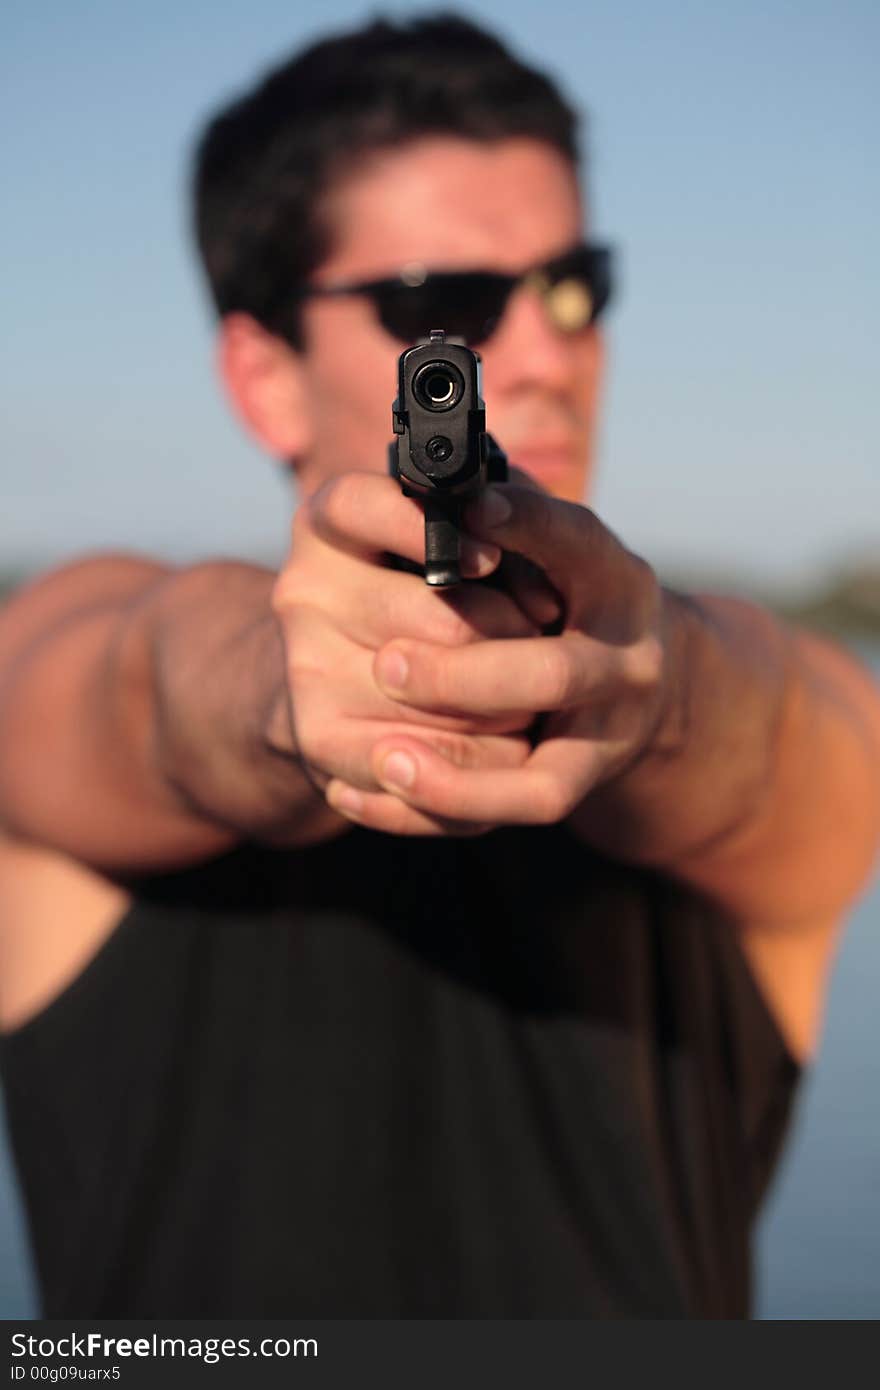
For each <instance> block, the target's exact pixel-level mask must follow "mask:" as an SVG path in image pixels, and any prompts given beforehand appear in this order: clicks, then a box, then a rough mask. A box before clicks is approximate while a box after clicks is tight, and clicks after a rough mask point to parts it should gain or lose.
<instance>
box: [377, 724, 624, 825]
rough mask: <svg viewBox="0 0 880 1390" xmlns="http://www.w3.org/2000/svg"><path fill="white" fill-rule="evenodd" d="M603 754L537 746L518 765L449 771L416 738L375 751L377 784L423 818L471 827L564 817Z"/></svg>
mask: <svg viewBox="0 0 880 1390" xmlns="http://www.w3.org/2000/svg"><path fill="white" fill-rule="evenodd" d="M603 766H604V763H603V756H602V751H601V749H600V748H599V746H598V745H595V746H594V745H591V744H590V743H588V742H587V740H584V739H572V740H568V739H559V740H557V741H554V742H553V743H549V744H539V745H538V747H537V748H536V749H535V750H534V752H533V753H532V754H531V755H530V756H529V758H528V759H527V761H526V762H525V763H524V764H523V766H522V767H521V768H515V769H500V770H491V769H487V770H482V771H471V770H469V769H462V768H457V767H454V766H453V765H452V764H451V763H449V762H447V761H446V759H444V758H441V757H439V756H438V755H437V754H436V753H434V752H433V750H432V749H430V748H427V747H426V746H425V745H424V744H422V743H420V742H418V741H417V740H415V739H382V740H380V741H379V742H378V743H377V744H376V746H375V748H374V749H373V772H374V775H375V777H376V780H377V782H378V783H379V784H380V786H382V787H383V788H384V789H385V790H386V791H388V792H389V793H391V794H393V795H396V796H398V797H400V798H401V800H402V801H404V802H405V803H406V805H407V806H408V807H410V808H411V809H413V810H415V811H419V812H421V813H423V814H424V815H427V816H432V817H439V818H441V819H444V820H453V821H462V822H465V823H468V824H471V825H551V824H554V823H555V822H557V821H560V820H563V819H564V818H565V817H566V816H568V815H569V814H570V813H571V812H572V811H573V810H574V808H575V806H576V805H577V804H578V802H579V801H580V800H581V799H582V797H583V796H584V795H585V791H584V788H585V787H586V788H587V789H589V786H590V785H591V773H592V776H593V777H594V778H595V779H596V780H598V777H599V775H600V771H601V769H602V767H603Z"/></svg>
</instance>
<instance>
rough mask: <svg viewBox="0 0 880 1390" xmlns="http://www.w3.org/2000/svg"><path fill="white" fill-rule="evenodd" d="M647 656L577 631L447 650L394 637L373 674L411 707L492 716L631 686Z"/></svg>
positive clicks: (576, 703) (566, 704)
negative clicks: (607, 643) (555, 635)
mask: <svg viewBox="0 0 880 1390" xmlns="http://www.w3.org/2000/svg"><path fill="white" fill-rule="evenodd" d="M650 656H651V653H650V652H649V651H648V650H647V649H645V650H644V651H643V650H642V649H641V648H638V649H629V648H626V647H611V646H607V645H606V644H605V643H604V642H599V641H596V640H595V639H594V638H591V637H587V636H585V635H584V634H583V633H580V632H566V633H563V634H562V636H561V637H535V638H523V639H514V640H511V641H495V642H475V643H473V644H471V645H470V646H467V647H458V648H452V649H449V650H446V649H444V648H441V647H437V646H435V645H433V644H432V643H428V642H413V641H398V640H395V641H394V642H389V643H388V644H387V646H385V647H383V648H382V650H381V651H379V652H378V653H377V655H376V658H375V661H374V664H373V671H374V674H375V677H376V683H377V684H378V685H379V687H380V689H381V690H383V691H384V693H385V694H386V695H389V696H390V697H391V698H392V699H395V700H399V701H401V702H402V703H405V704H408V705H412V706H413V708H418V709H428V710H432V711H434V712H436V713H441V712H447V713H453V712H454V713H456V714H459V715H470V716H472V717H483V718H492V717H494V716H498V715H503V714H512V713H514V712H519V713H521V712H528V711H531V712H533V713H538V712H539V711H543V710H560V709H570V708H577V707H580V706H583V705H586V704H589V703H590V702H591V701H594V700H597V699H601V698H603V697H604V696H607V695H608V694H609V693H610V692H612V691H613V690H614V689H615V688H621V689H622V688H623V687H624V685H626V686H627V687H629V688H630V689H632V688H633V687H634V686H635V685H636V684H638V682H639V680H640V679H645V680H647V678H648V676H649V675H650V671H649V666H650V660H649V658H650ZM642 664H643V665H644V668H645V669H644V672H643V673H642V672H641V670H640V667H641V665H642Z"/></svg>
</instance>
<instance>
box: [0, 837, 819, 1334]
mask: <svg viewBox="0 0 880 1390" xmlns="http://www.w3.org/2000/svg"><path fill="white" fill-rule="evenodd" d="M0 1056H2V1075H3V1082H4V1086H5V1095H6V1106H7V1113H8V1119H9V1125H10V1132H11V1139H12V1145H13V1151H14V1154H15V1156H16V1160H17V1163H18V1167H19V1172H20V1176H21V1180H22V1184H23V1191H24V1197H25V1202H26V1206H27V1210H28V1214H29V1219H30V1225H31V1232H32V1238H33V1244H34V1251H35V1256H36V1262H37V1269H38V1274H39V1279H40V1285H41V1289H42V1298H43V1308H44V1314H45V1315H46V1316H48V1317H55V1318H62V1317H86V1316H89V1317H92V1316H95V1317H97V1316H103V1317H157V1318H159V1317H197V1316H204V1317H212V1316H213V1317H329V1318H334V1317H340V1318H342V1317H351V1318H374V1317H376V1318H378V1317H388V1318H409V1317H438V1318H462V1317H477V1318H530V1317H551V1318H581V1317H584V1318H588V1317H642V1318H645V1317H654V1318H657V1317H661V1318H663V1317H673V1318H679V1317H715V1318H719V1317H721V1318H723V1317H744V1316H746V1315H747V1312H748V1302H749V1231H750V1225H751V1222H752V1218H753V1216H754V1213H755V1210H756V1207H757V1204H758V1202H759V1199H760V1197H761V1195H762V1192H763V1191H764V1188H765V1185H766V1183H767V1181H768V1178H769V1176H770V1173H771V1170H772V1168H773V1165H774V1162H775V1159H776V1156H777V1153H778V1150H779V1147H780V1143H781V1139H782V1136H783V1133H784V1129H785V1124H786V1116H787V1112H788V1109H789V1103H790V1100H791V1096H792V1092H793V1089H794V1083H795V1080H796V1076H797V1067H796V1066H795V1064H794V1062H793V1061H792V1059H791V1057H790V1056H789V1054H788V1053H787V1051H786V1049H785V1047H784V1045H783V1043H782V1041H781V1039H780V1037H779V1035H778V1033H777V1030H776V1028H775V1026H774V1024H773V1022H772V1020H771V1018H770V1015H769V1014H768V1012H767V1009H766V1006H765V1005H764V1003H763V1001H762V999H761V998H760V996H759V994H758V991H757V989H756V987H755V984H754V982H753V980H752V978H751V976H750V974H749V971H748V969H747V967H746V964H745V961H744V959H743V958H742V956H741V954H740V952H739V948H738V945H737V943H736V939H735V933H734V929H733V928H732V927H731V926H730V925H729V924H727V923H725V922H724V921H723V920H721V919H720V918H719V917H718V915H717V914H716V913H715V912H714V911H712V910H711V909H710V908H709V906H708V905H707V904H706V902H705V901H703V900H702V899H700V898H699V897H697V896H696V895H694V894H692V893H690V892H688V891H686V890H685V889H683V888H682V887H680V886H677V885H676V884H674V883H673V882H671V881H670V880H668V879H666V878H663V877H661V876H659V875H656V874H653V873H650V872H642V871H634V870H632V869H629V868H624V867H622V866H620V865H615V864H613V863H611V862H609V861H607V860H604V859H602V858H599V857H598V856H595V855H593V854H592V853H591V852H590V851H589V850H587V849H586V848H585V847H584V846H583V845H581V844H580V843H579V842H578V841H576V840H575V839H574V838H573V837H571V836H570V835H569V834H568V833H567V832H566V831H565V830H564V829H563V828H561V827H553V828H550V829H533V828H529V829H523V830H520V829H505V830H499V831H496V832H494V833H493V834H491V835H487V836H484V837H482V838H478V839H473V840H454V839H449V840H427V839H425V840H419V839H405V838H395V837H391V836H385V835H379V834H375V833H372V832H369V831H364V830H352V831H350V832H349V833H347V834H345V835H343V836H342V837H341V838H339V839H338V840H335V841H332V842H329V843H327V844H324V845H322V846H319V847H316V848H310V849H308V850H304V851H296V852H284V853H281V852H277V851H275V852H273V851H266V850H257V849H244V850H240V851H238V852H236V853H235V854H232V855H230V856H227V857H226V858H224V859H223V860H220V861H217V862H215V863H214V864H212V865H209V866H207V867H206V868H203V869H201V870H199V871H188V872H186V873H181V874H176V875H171V876H168V877H164V878H161V879H154V880H151V881H150V882H148V883H145V884H141V885H140V886H139V888H138V891H137V895H136V898H135V902H134V905H133V907H132V908H131V910H130V911H129V913H128V914H127V915H126V917H125V918H124V919H123V921H122V922H121V923H120V925H119V926H118V927H117V928H116V930H115V931H114V932H113V933H112V934H111V936H110V937H109V938H108V940H107V941H106V942H105V944H104V945H103V947H102V948H101V949H100V951H99V952H98V954H97V955H96V956H95V957H94V959H93V960H92V961H91V962H90V964H89V965H88V966H87V967H86V969H85V970H84V972H83V973H82V974H81V975H80V976H79V977H78V978H77V979H76V980H75V981H74V982H73V983H72V984H71V985H70V986H69V987H68V988H67V989H66V990H65V991H64V992H63V993H62V994H61V995H60V996H59V997H58V998H57V999H55V1000H54V1001H53V1002H52V1003H51V1004H50V1005H49V1006H48V1007H47V1008H46V1009H45V1010H44V1011H43V1012H42V1013H41V1014H40V1015H38V1016H37V1017H35V1018H33V1019H32V1020H30V1021H29V1022H27V1023H26V1024H25V1025H24V1026H23V1027H21V1028H19V1029H17V1030H16V1031H14V1032H12V1033H10V1034H7V1035H6V1036H5V1038H4V1039H3V1041H2V1053H0Z"/></svg>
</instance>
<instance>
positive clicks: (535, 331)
mask: <svg viewBox="0 0 880 1390" xmlns="http://www.w3.org/2000/svg"><path fill="white" fill-rule="evenodd" d="M581 337H582V335H581V334H577V335H574V336H573V335H571V334H567V333H561V332H560V330H559V329H558V328H556V327H555V326H554V325H553V323H552V322H551V321H550V318H549V316H548V314H547V310H546V308H545V306H544V301H543V299H542V298H541V296H540V294H539V293H538V292H537V290H535V289H533V288H532V287H531V286H527V285H521V286H520V287H519V288H518V289H515V290H514V291H513V293H512V294H511V296H510V299H509V300H508V301H507V304H506V306H505V310H504V314H503V316H502V318H501V322H500V323H499V325H498V328H497V329H496V331H495V333H494V334H493V336H492V338H491V339H490V341H489V342H488V343H486V345H485V346H484V347H483V348H481V350H480V352H481V356H482V358H483V363H484V370H485V373H486V375H487V377H490V378H491V383H492V389H493V391H498V390H509V389H511V388H512V387H525V386H532V387H536V386H541V387H543V388H544V389H545V390H550V391H566V390H568V389H569V388H570V387H571V385H572V383H573V381H574V380H576V377H577V353H576V350H575V348H576V343H577V342H578V341H579V340H580V339H581Z"/></svg>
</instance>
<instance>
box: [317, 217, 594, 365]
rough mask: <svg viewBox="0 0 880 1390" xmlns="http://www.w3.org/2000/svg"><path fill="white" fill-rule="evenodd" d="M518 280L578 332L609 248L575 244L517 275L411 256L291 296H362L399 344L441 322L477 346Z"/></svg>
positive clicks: (588, 319)
mask: <svg viewBox="0 0 880 1390" xmlns="http://www.w3.org/2000/svg"><path fill="white" fill-rule="evenodd" d="M520 286H524V287H526V288H528V289H532V290H534V291H535V292H536V293H537V294H538V295H540V297H541V300H542V302H543V305H544V309H545V311H546V313H547V316H548V318H549V319H550V322H551V323H552V324H553V327H554V328H556V329H558V330H559V331H560V332H561V333H580V332H581V331H582V330H583V329H585V328H588V327H589V326H590V324H592V323H595V322H596V320H597V319H598V317H599V315H600V314H601V313H602V311H603V309H604V308H605V307H606V305H607V304H608V301H609V299H610V298H611V291H612V252H611V249H610V247H607V246H595V245H591V244H587V243H583V244H579V245H577V246H574V247H572V248H571V249H570V250H568V251H565V252H563V254H562V255H559V256H554V257H553V258H552V259H551V260H548V261H543V262H542V263H541V264H540V265H534V266H530V267H529V269H528V270H524V271H522V272H521V273H520V274H519V275H505V274H503V273H502V272H501V271H496V270H436V271H431V270H427V269H426V268H425V266H423V265H421V264H418V263H415V262H413V263H412V264H410V265H406V266H404V267H403V269H402V270H401V271H400V274H399V275H396V276H392V277H391V278H390V279H384V280H362V281H349V282H344V283H340V284H336V285H306V286H304V287H303V288H302V289H301V290H300V291H299V293H298V295H297V298H298V299H311V298H315V299H319V298H320V299H336V298H340V297H342V296H344V295H350V294H357V295H364V296H366V298H367V299H369V300H370V301H371V302H372V304H373V305H374V307H375V309H376V313H377V314H378V317H379V322H380V323H381V324H382V327H383V328H384V329H386V331H387V332H388V333H390V334H391V335H392V337H394V338H397V339H399V340H400V342H401V343H414V342H416V341H417V340H418V339H419V338H427V336H428V334H429V333H430V332H431V329H432V328H443V329H444V330H445V331H446V333H448V334H449V336H450V337H458V338H463V339H464V341H465V342H466V343H468V344H470V345H471V346H473V347H479V346H480V345H481V344H482V343H485V342H486V341H487V340H488V339H489V338H491V336H492V334H493V333H494V332H495V330H496V328H497V327H498V324H499V323H500V322H501V318H502V315H503V314H504V310H505V307H506V305H507V301H508V300H509V298H510V296H511V294H512V293H513V291H514V290H516V289H518V288H519V287H520Z"/></svg>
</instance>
